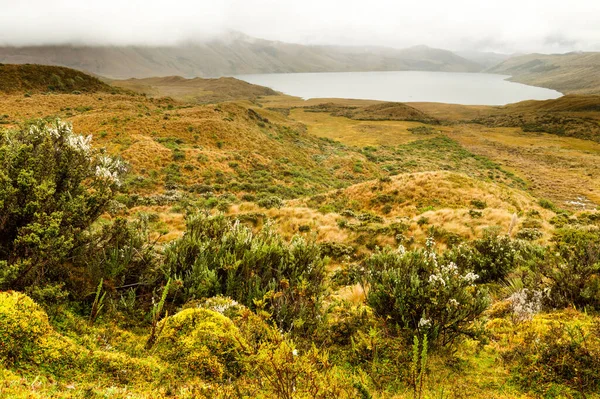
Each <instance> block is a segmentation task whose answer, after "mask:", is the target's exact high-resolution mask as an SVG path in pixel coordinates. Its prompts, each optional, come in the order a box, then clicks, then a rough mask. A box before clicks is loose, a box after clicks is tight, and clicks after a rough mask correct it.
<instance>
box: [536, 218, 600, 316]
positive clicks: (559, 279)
mask: <svg viewBox="0 0 600 399" xmlns="http://www.w3.org/2000/svg"><path fill="white" fill-rule="evenodd" d="M553 240H554V245H553V246H552V248H551V250H550V251H548V252H549V254H550V255H549V256H547V257H546V259H543V260H542V261H541V262H539V263H538V264H537V271H539V272H540V273H541V274H542V275H543V276H545V277H546V278H547V279H548V281H549V288H550V300H551V305H553V306H556V307H566V306H570V305H575V306H582V307H584V306H587V307H591V308H594V309H599V310H600V230H598V229H577V228H568V229H563V230H559V231H558V232H557V233H556V235H555V237H554V239H553Z"/></svg>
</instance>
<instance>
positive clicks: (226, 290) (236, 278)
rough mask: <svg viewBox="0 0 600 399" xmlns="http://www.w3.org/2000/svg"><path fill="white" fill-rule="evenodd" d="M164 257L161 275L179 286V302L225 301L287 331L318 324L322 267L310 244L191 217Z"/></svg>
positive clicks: (226, 221) (266, 230)
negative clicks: (261, 315)
mask: <svg viewBox="0 0 600 399" xmlns="http://www.w3.org/2000/svg"><path fill="white" fill-rule="evenodd" d="M165 255H166V261H165V265H164V272H165V274H167V275H169V276H172V277H173V278H174V279H178V278H179V279H181V281H182V284H183V287H182V289H181V290H180V294H179V300H181V301H182V302H185V301H187V300H189V299H201V298H207V297H211V296H215V295H225V296H228V297H230V298H232V299H234V300H236V301H239V302H240V303H242V304H243V305H245V306H248V307H249V308H251V309H255V310H264V311H267V312H269V314H270V315H271V317H272V319H273V320H274V321H275V322H276V323H277V325H278V326H279V327H282V328H285V329H286V330H289V329H291V328H293V329H295V330H299V331H302V330H306V329H310V328H311V327H313V326H314V325H315V324H316V323H317V322H318V317H317V316H318V315H319V312H320V307H321V301H322V298H323V294H324V290H325V286H324V283H325V282H324V279H325V265H326V262H325V260H324V259H323V257H322V256H321V252H320V249H319V246H318V245H317V244H316V243H314V242H308V241H306V240H305V239H303V238H301V237H295V238H293V239H292V241H291V242H289V243H288V242H285V241H284V240H283V239H282V238H281V237H280V236H279V235H278V234H276V233H275V232H273V230H272V229H271V227H270V226H269V225H267V226H265V227H264V228H262V229H261V230H260V231H259V232H258V233H256V234H255V233H253V232H252V230H251V229H250V228H248V227H246V226H244V225H242V224H241V223H239V222H237V221H235V222H232V221H231V220H229V219H227V218H225V217H223V216H213V217H207V216H205V215H195V216H190V217H189V218H188V222H187V231H186V233H185V234H184V236H183V237H182V238H181V239H179V240H177V241H175V242H174V243H172V244H171V245H170V246H168V247H167V248H166V250H165Z"/></svg>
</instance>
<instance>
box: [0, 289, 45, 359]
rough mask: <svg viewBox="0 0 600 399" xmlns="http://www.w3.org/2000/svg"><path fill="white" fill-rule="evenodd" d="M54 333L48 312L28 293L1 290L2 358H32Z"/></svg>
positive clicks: (0, 326)
mask: <svg viewBox="0 0 600 399" xmlns="http://www.w3.org/2000/svg"><path fill="white" fill-rule="evenodd" d="M50 332H51V327H50V324H48V316H47V315H46V313H45V312H44V311H43V310H42V309H41V308H40V307H39V306H38V305H37V304H36V303H35V302H33V300H32V299H31V298H29V297H28V296H26V295H24V294H21V293H18V292H15V291H7V292H0V360H3V361H8V362H9V363H13V362H18V361H20V360H24V361H27V360H30V359H31V358H32V356H33V355H34V352H35V351H36V350H37V349H38V348H39V345H40V340H41V339H42V338H43V337H44V336H46V335H48V334H49V333H50Z"/></svg>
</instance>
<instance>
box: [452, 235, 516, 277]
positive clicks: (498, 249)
mask: <svg viewBox="0 0 600 399" xmlns="http://www.w3.org/2000/svg"><path fill="white" fill-rule="evenodd" d="M520 255H521V253H520V243H519V241H518V240H513V239H511V238H510V237H509V236H506V235H498V234H494V233H493V232H488V233H486V234H485V236H484V237H483V238H481V239H478V240H474V241H472V242H470V243H464V244H461V245H459V246H458V247H456V248H454V249H453V250H451V251H448V252H447V253H445V254H444V259H446V261H447V262H454V263H456V264H457V265H458V267H459V268H460V269H461V270H473V271H474V272H475V273H477V274H478V275H479V280H478V282H479V283H490V282H498V281H502V280H504V279H505V278H506V277H507V275H508V274H509V273H510V272H511V271H512V270H514V269H515V268H516V266H517V265H518V263H519V261H520V260H521V256H520Z"/></svg>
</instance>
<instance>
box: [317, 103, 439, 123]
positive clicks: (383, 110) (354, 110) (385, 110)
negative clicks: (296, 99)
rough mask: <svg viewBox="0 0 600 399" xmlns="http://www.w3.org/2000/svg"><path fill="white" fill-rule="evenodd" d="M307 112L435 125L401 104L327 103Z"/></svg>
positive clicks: (432, 119)
mask: <svg viewBox="0 0 600 399" xmlns="http://www.w3.org/2000/svg"><path fill="white" fill-rule="evenodd" d="M306 110H307V111H308V112H328V113H330V114H331V115H333V116H344V117H346V118H350V119H355V120H363V121H384V120H387V121H418V122H423V123H433V124H436V123H438V121H437V120H436V119H435V118H432V117H431V116H429V115H427V114H426V113H425V112H423V111H420V110H418V109H416V108H413V107H411V106H410V105H406V104H403V103H396V102H384V103H379V104H372V105H365V106H351V105H342V104H339V103H334V102H328V103H323V104H318V105H313V106H308V107H306Z"/></svg>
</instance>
